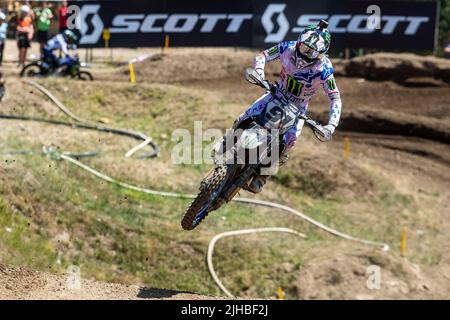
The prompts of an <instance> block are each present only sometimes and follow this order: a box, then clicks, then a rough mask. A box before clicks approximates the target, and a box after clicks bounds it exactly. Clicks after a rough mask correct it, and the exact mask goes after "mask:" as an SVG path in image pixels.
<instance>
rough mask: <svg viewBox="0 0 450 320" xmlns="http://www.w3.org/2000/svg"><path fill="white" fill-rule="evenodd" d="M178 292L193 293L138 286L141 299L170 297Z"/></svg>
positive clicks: (138, 295) (183, 292)
mask: <svg viewBox="0 0 450 320" xmlns="http://www.w3.org/2000/svg"><path fill="white" fill-rule="evenodd" d="M180 294H194V293H192V292H187V291H175V290H165V289H156V288H139V293H138V294H137V297H138V298H141V299H163V298H171V297H174V296H177V295H180Z"/></svg>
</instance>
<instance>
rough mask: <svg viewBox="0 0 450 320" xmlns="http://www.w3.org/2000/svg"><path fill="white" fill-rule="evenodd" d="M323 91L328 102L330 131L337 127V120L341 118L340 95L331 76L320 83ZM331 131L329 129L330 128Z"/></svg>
mask: <svg viewBox="0 0 450 320" xmlns="http://www.w3.org/2000/svg"><path fill="white" fill-rule="evenodd" d="M322 86H323V89H324V91H325V93H326V94H327V96H328V100H329V102H330V111H329V115H328V125H329V126H332V131H334V129H335V128H336V127H337V126H338V124H339V119H340V118H341V109H342V102H341V95H340V93H339V89H338V87H337V85H336V80H335V79H334V75H333V74H331V75H330V76H328V77H327V78H326V79H325V80H323V82H322ZM330 129H331V127H330Z"/></svg>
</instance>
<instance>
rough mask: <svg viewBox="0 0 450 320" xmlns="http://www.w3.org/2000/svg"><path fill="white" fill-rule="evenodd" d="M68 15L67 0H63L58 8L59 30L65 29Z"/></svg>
mask: <svg viewBox="0 0 450 320" xmlns="http://www.w3.org/2000/svg"><path fill="white" fill-rule="evenodd" d="M68 17H69V10H68V7H67V1H63V2H62V3H61V7H59V10H58V18H59V32H60V33H61V32H63V31H64V30H66V29H67V18H68Z"/></svg>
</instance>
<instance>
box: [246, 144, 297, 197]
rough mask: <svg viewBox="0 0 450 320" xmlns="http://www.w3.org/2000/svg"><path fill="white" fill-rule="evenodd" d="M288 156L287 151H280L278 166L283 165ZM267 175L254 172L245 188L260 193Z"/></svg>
mask: <svg viewBox="0 0 450 320" xmlns="http://www.w3.org/2000/svg"><path fill="white" fill-rule="evenodd" d="M288 158H289V156H288V154H287V153H284V152H283V153H282V154H281V156H280V159H279V161H278V166H279V167H281V166H283V165H284V164H285V163H286V161H287V160H288ZM268 177H269V176H266V175H261V174H256V175H255V176H254V178H253V180H252V182H251V183H250V184H249V185H248V186H247V188H245V189H247V190H249V191H251V192H253V193H260V192H261V191H262V188H263V187H264V185H265V184H266V181H267V178H268Z"/></svg>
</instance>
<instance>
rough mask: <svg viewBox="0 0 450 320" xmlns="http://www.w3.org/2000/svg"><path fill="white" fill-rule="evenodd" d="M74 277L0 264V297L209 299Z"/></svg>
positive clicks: (186, 293) (35, 298) (36, 298)
mask: <svg viewBox="0 0 450 320" xmlns="http://www.w3.org/2000/svg"><path fill="white" fill-rule="evenodd" d="M74 275H75V273H74V274H70V273H68V274H65V275H63V274H58V275H56V274H50V273H46V272H36V271H31V270H28V269H26V268H21V267H14V266H7V265H3V264H0V298H1V299H27V300H28V299H29V300H53V299H62V300H117V299H120V300H134V299H174V300H199V299H212V298H211V297H206V296H201V295H196V294H193V293H189V292H179V291H173V290H165V289H154V288H145V287H139V286H134V285H122V284H114V283H106V282H99V281H93V280H87V279H83V278H82V275H80V278H79V279H80V280H77V279H78V278H76V276H74Z"/></svg>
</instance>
